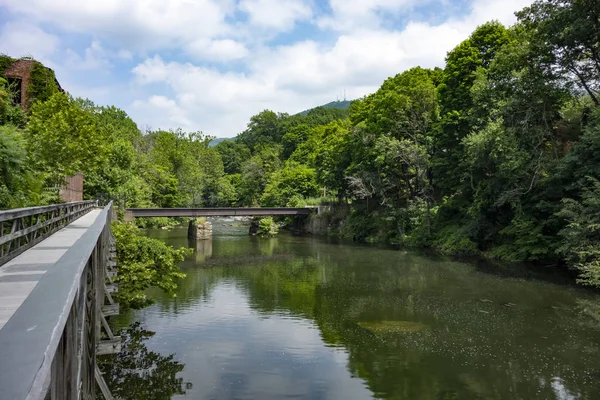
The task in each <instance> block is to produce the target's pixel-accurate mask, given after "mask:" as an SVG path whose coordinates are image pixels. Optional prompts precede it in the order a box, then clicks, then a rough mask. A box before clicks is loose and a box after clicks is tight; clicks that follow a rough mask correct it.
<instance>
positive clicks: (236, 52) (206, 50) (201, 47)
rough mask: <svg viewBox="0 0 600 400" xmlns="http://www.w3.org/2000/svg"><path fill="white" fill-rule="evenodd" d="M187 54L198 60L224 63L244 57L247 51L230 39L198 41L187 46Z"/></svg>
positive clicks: (240, 44)
mask: <svg viewBox="0 0 600 400" xmlns="http://www.w3.org/2000/svg"><path fill="white" fill-rule="evenodd" d="M187 50H188V53H190V54H191V55H193V56H194V57H195V58H197V59H200V60H208V61H218V62H225V61H231V60H237V59H240V58H244V57H246V55H247V54H248V49H247V48H246V46H245V45H244V44H243V43H240V42H237V41H235V40H232V39H217V40H210V39H198V40H195V41H193V42H191V43H190V44H189V45H188V46H187Z"/></svg>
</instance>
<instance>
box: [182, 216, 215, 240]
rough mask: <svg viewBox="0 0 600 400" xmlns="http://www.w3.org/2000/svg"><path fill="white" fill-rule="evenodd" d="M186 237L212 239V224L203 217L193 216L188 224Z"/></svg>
mask: <svg viewBox="0 0 600 400" xmlns="http://www.w3.org/2000/svg"><path fill="white" fill-rule="evenodd" d="M188 238H189V239H196V240H198V239H200V240H210V239H212V224H211V223H210V222H208V221H206V219H205V218H194V219H192V220H190V223H189V225H188Z"/></svg>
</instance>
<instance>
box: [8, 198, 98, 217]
mask: <svg viewBox="0 0 600 400" xmlns="http://www.w3.org/2000/svg"><path fill="white" fill-rule="evenodd" d="M96 202H97V201H96V200H84V201H72V202H69V203H60V204H50V205H47V206H37V207H27V208H13V209H10V210H0V222H4V221H8V220H11V219H15V218H22V217H30V216H32V215H37V214H42V213H45V212H49V211H54V210H61V209H63V208H67V207H71V206H76V205H79V204H81V205H84V204H92V203H94V204H95V203H96Z"/></svg>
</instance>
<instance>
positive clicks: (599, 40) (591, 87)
mask: <svg viewBox="0 0 600 400" xmlns="http://www.w3.org/2000/svg"><path fill="white" fill-rule="evenodd" d="M517 17H518V18H519V22H520V23H521V24H522V25H523V26H524V27H525V29H526V30H527V31H528V32H530V33H531V35H532V46H534V48H535V50H536V51H537V52H539V53H540V54H541V56H542V57H541V61H542V63H541V66H542V67H543V68H544V69H546V70H547V72H548V73H549V74H555V73H556V72H558V73H559V74H560V75H561V76H562V77H563V78H566V80H567V82H569V83H570V84H574V85H575V86H576V87H577V88H578V89H579V90H582V91H584V92H585V93H587V95H589V96H590V98H591V99H592V101H593V102H594V103H595V104H596V105H600V97H599V95H600V81H599V79H598V77H599V76H600V3H599V2H598V1H596V0H537V1H535V2H534V3H533V4H532V5H531V6H530V7H526V8H525V9H523V10H522V11H521V12H518V13H517Z"/></svg>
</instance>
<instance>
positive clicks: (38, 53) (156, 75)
mask: <svg viewBox="0 0 600 400" xmlns="http://www.w3.org/2000/svg"><path fill="white" fill-rule="evenodd" d="M530 3H531V0H313V1H311V0H304V1H303V0H101V1H96V0H2V1H1V2H0V23H1V26H0V52H1V53H6V54H9V55H11V56H14V57H19V56H23V55H32V56H34V57H35V58H36V59H38V60H40V61H42V62H44V63H45V64H46V65H48V66H50V67H51V68H53V69H54V70H55V71H56V74H57V77H58V79H59V81H60V82H61V85H62V86H63V87H64V88H65V89H66V90H67V91H69V92H70V93H71V94H73V95H74V96H78V97H87V98H89V99H90V100H92V101H94V102H95V103H97V104H113V105H115V106H117V107H119V108H122V109H124V110H125V111H127V113H129V115H130V116H131V117H132V118H133V119H134V120H135V121H136V122H137V123H138V125H139V126H140V127H142V128H145V127H149V128H152V129H158V128H163V129H175V128H178V127H181V128H183V129H184V130H188V131H198V130H201V131H203V132H204V133H207V134H210V135H214V136H217V137H232V136H235V135H236V134H237V133H238V132H240V131H242V130H243V129H244V128H245V126H246V123H247V122H248V119H249V118H250V116H252V115H254V114H256V113H257V112H259V111H261V110H263V109H272V110H275V111H281V112H288V113H296V112H299V111H302V110H304V109H306V108H310V107H313V106H316V105H320V104H324V103H327V102H329V101H332V100H335V99H336V98H337V97H342V96H343V92H344V90H345V91H346V93H347V97H348V98H357V97H361V96H364V95H365V94H368V93H372V92H373V91H375V90H377V88H378V87H379V86H380V85H381V83H382V82H383V80H384V79H386V78H387V77H389V76H393V75H395V74H397V73H399V72H402V71H404V70H406V69H408V68H411V67H413V66H417V65H420V66H423V67H435V66H443V63H444V57H445V54H446V53H447V52H448V51H449V50H451V49H452V48H453V47H454V46H455V45H457V44H458V43H459V42H460V41H462V40H464V39H465V38H466V37H467V36H468V35H469V33H470V32H471V31H472V30H473V29H474V28H475V27H476V26H477V25H480V24H482V23H484V22H486V21H489V20H492V19H497V20H500V21H501V22H503V23H505V24H507V25H510V24H511V23H513V22H514V20H515V18H514V15H513V14H514V12H515V11H518V10H520V9H522V8H523V7H525V6H527V5H529V4H530Z"/></svg>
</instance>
